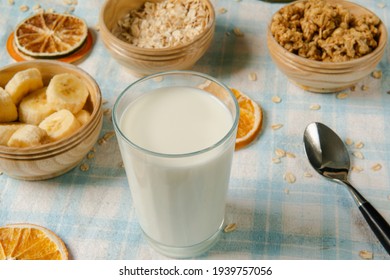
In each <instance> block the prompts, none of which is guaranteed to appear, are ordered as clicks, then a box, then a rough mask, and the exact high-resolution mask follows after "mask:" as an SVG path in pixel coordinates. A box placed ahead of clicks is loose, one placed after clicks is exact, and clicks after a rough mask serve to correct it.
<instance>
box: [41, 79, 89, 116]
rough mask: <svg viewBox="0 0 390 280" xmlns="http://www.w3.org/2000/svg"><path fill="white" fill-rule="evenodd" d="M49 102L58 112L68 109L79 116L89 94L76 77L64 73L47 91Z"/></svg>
mask: <svg viewBox="0 0 390 280" xmlns="http://www.w3.org/2000/svg"><path fill="white" fill-rule="evenodd" d="M46 95H47V101H48V102H49V103H50V104H51V105H52V106H53V108H54V109H56V110H57V111H59V110H61V109H67V110H69V111H71V112H72V113H73V114H77V113H78V112H79V111H80V110H81V109H82V108H83V107H84V104H85V102H86V101H87V98H88V95H89V92H88V88H87V86H86V85H85V83H84V82H83V81H82V80H81V79H80V78H79V77H77V76H76V75H74V74H71V73H63V74H58V75H55V76H54V77H53V78H52V79H51V80H50V82H49V85H48V87H47V91H46Z"/></svg>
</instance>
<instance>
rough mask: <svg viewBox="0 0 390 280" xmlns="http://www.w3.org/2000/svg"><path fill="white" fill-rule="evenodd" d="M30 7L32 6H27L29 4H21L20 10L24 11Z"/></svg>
mask: <svg viewBox="0 0 390 280" xmlns="http://www.w3.org/2000/svg"><path fill="white" fill-rule="evenodd" d="M29 9H30V8H29V6H27V5H21V6H20V7H19V10H20V11H22V12H27V11H28V10H29Z"/></svg>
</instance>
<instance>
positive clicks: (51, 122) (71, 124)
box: [39, 109, 81, 142]
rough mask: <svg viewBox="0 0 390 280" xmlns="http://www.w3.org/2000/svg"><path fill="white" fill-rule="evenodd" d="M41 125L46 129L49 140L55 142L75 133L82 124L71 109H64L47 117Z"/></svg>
mask: <svg viewBox="0 0 390 280" xmlns="http://www.w3.org/2000/svg"><path fill="white" fill-rule="evenodd" d="M39 127H40V128H42V129H44V130H46V133H47V135H48V136H49V140H50V141H52V142H54V141H57V140H60V139H63V138H65V137H67V136H69V135H71V134H73V132H75V131H76V130H78V129H79V128H80V127H81V124H80V123H79V121H78V120H77V119H76V117H75V116H74V115H73V114H72V113H71V112H70V111H69V110H66V109H62V110H59V111H58V112H55V113H53V114H51V115H50V116H48V117H47V118H45V119H44V120H43V121H42V122H41V123H40V124H39Z"/></svg>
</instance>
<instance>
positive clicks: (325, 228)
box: [0, 0, 390, 259]
mask: <svg viewBox="0 0 390 280" xmlns="http://www.w3.org/2000/svg"><path fill="white" fill-rule="evenodd" d="M78 2H79V3H78V5H77V6H76V9H75V11H74V14H75V15H77V16H80V17H82V18H84V19H85V20H86V21H87V23H88V25H89V27H90V28H91V30H94V27H95V26H96V24H97V23H98V16H99V10H100V6H101V4H102V3H103V1H102V0H100V1H98V0H94V1H78ZM212 2H213V3H214V5H215V10H216V14H217V26H216V34H215V38H214V41H213V43H212V45H211V47H210V49H209V50H208V51H207V53H206V54H205V55H204V57H203V58H202V59H201V60H200V61H199V62H198V63H197V64H196V65H195V67H194V70H196V71H199V72H204V73H207V74H209V75H212V76H214V77H216V78H218V79H220V80H221V81H223V82H225V83H226V84H227V85H229V86H232V87H235V88H237V89H240V90H241V91H243V92H244V93H246V94H247V95H249V96H250V97H252V98H253V99H254V100H256V101H257V102H258V103H259V104H261V106H262V108H263V110H264V123H263V129H262V133H261V135H260V137H259V138H258V139H257V140H256V141H255V142H254V143H253V144H252V145H250V146H248V147H246V148H245V149H242V150H240V151H237V152H235V155H234V160H233V168H232V176H231V182H230V187H229V192H228V200H227V207H226V223H237V230H236V231H234V232H231V233H223V234H222V235H221V238H220V240H219V242H218V243H217V244H216V245H215V247H213V248H212V249H211V250H210V251H209V252H208V253H206V254H204V255H202V256H200V257H199V259H359V258H360V257H359V252H360V251H361V250H367V251H371V252H373V256H374V259H390V258H389V256H388V255H387V253H386V252H385V250H384V249H383V248H382V247H381V245H380V243H379V242H378V241H377V239H376V237H375V236H374V234H373V233H372V232H371V230H370V229H369V227H368V225H367V224H366V222H365V220H364V219H363V217H362V215H361V214H360V212H359V210H358V208H357V207H356V206H355V204H354V202H353V200H352V198H351V197H350V195H349V193H348V191H347V190H346V188H344V187H343V186H341V185H337V184H336V183H334V182H330V181H327V180H325V179H323V178H322V177H320V176H319V175H317V174H316V173H315V172H314V171H313V170H312V168H311V166H310V165H309V163H308V161H307V159H306V157H305V155H304V151H303V144H302V136H303V130H304V128H305V127H306V125H307V124H309V123H310V122H313V121H320V122H323V123H325V124H327V125H328V126H330V127H332V128H333V129H334V130H335V131H336V132H338V134H339V135H340V137H341V138H343V139H345V138H350V139H352V140H354V141H355V142H358V141H362V142H363V143H364V147H363V148H362V149H360V150H359V151H361V152H362V153H363V154H364V156H365V158H364V159H358V158H356V157H352V158H351V160H352V164H353V165H354V166H360V167H361V168H362V169H363V171H361V172H352V173H351V174H350V179H351V182H352V184H354V185H355V186H356V188H357V189H359V190H360V191H361V193H362V194H363V195H364V196H366V198H367V199H368V200H369V201H370V202H371V203H372V204H373V205H374V206H375V207H376V208H377V209H378V211H379V212H381V213H382V215H383V216H384V217H385V218H386V219H387V220H388V221H390V180H389V171H390V140H389V139H390V111H389V110H388V108H390V95H389V94H387V93H386V92H387V91H389V90H390V64H389V62H390V46H387V49H386V52H385V55H384V57H383V59H382V61H381V62H380V64H379V65H378V69H380V70H381V71H382V73H383V77H382V79H374V78H372V77H367V78H366V79H365V80H364V81H362V82H361V83H359V84H358V85H357V87H356V91H354V92H352V91H349V90H347V91H345V92H346V93H348V94H349V95H348V98H346V99H342V100H341V99H338V98H336V94H315V93H310V92H307V91H304V90H302V89H300V88H298V87H296V86H295V85H293V84H291V83H290V82H289V81H288V80H287V79H286V77H285V76H284V75H283V74H282V73H281V72H280V71H279V70H278V69H277V68H276V67H275V65H274V64H273V62H272V60H271V58H270V57H269V54H268V50H267V46H266V28H267V24H268V22H269V20H270V18H271V15H272V14H273V13H274V12H275V11H276V10H277V9H279V8H280V7H281V5H282V4H271V3H268V2H262V1H256V0H242V1H229V0H214V1H212ZM354 2H358V3H360V4H362V5H364V6H366V7H369V8H370V9H371V10H372V11H374V12H375V13H376V14H377V15H378V16H379V17H380V18H381V19H382V20H383V21H384V23H385V25H386V26H388V27H389V26H390V22H389V21H390V18H389V15H390V5H389V3H388V2H387V1H386V0H359V1H354ZM24 3H25V4H27V5H30V10H29V11H27V12H24V13H23V12H21V11H19V5H21V4H24ZM35 3H40V4H41V6H42V7H43V8H45V9H47V8H54V9H55V10H56V11H58V12H64V11H66V9H68V8H69V6H66V5H65V4H63V1H60V0H58V1H50V4H48V1H34V4H35ZM381 4H383V5H381ZM49 5H51V6H49ZM90 7H94V8H92V9H91V8H90ZM221 8H225V9H226V10H227V12H226V13H224V14H221V13H219V12H218V11H219V9H221ZM0 11H1V12H0V13H1V16H0V26H2V28H1V31H0V42H1V48H0V66H4V65H7V64H10V63H13V62H14V61H13V59H12V58H11V57H10V56H9V55H8V53H7V51H6V47H5V46H6V41H7V38H8V36H9V34H10V33H11V32H12V30H13V28H14V27H15V25H16V24H17V23H18V22H19V21H21V20H22V19H24V18H25V17H27V16H28V15H29V14H31V13H32V3H30V1H17V3H15V5H9V4H8V2H7V1H1V2H0ZM235 27H238V28H240V30H241V31H242V32H243V33H244V36H243V37H237V36H235V35H234V34H233V32H232V31H233V29H234V28H235ZM388 32H389V29H388ZM94 33H95V35H96V36H95V43H94V46H93V49H92V51H91V53H90V54H89V56H88V57H87V58H86V59H85V60H83V61H81V62H80V63H78V66H79V67H81V68H83V69H84V70H86V71H87V72H88V73H90V74H91V75H92V76H93V77H94V78H95V79H96V81H97V82H98V84H99V86H100V87H101V90H102V93H103V97H104V99H105V100H106V101H107V103H105V104H104V109H110V108H112V106H113V104H114V102H115V99H116V97H117V96H118V95H119V93H120V92H121V91H122V90H123V89H124V88H125V87H126V86H127V85H129V84H130V83H132V82H133V81H135V80H136V79H137V78H136V77H134V76H132V75H131V74H129V73H128V72H127V71H126V69H125V68H124V67H122V66H120V65H119V64H118V63H117V62H116V61H114V60H113V59H112V58H111V57H110V56H109V54H108V52H107V50H106V49H105V47H104V46H103V43H102V40H101V38H100V36H99V33H98V32H94ZM389 33H390V32H389ZM252 72H254V73H256V74H257V80H256V81H251V80H250V79H249V78H248V75H249V74H250V73H252ZM362 85H366V86H367V87H368V89H367V90H362V89H361V86H362ZM275 95H277V96H279V97H280V98H281V99H282V101H281V102H280V103H274V102H272V97H273V96H275ZM312 104H319V105H320V106H321V108H320V109H319V110H311V109H310V106H311V105H312ZM277 123H280V124H283V127H282V128H280V129H278V130H272V129H271V126H272V125H273V124H277ZM110 131H113V125H112V122H111V114H110V113H109V111H108V112H107V114H105V116H104V125H103V130H102V132H101V136H103V135H104V134H105V133H107V132H110ZM277 148H280V149H283V150H285V151H288V152H290V153H292V154H294V155H295V158H292V157H284V158H282V159H281V162H280V163H278V164H276V163H273V162H272V159H273V158H274V157H276V155H275V153H274V151H275V149H277ZM349 149H350V151H351V153H352V152H353V151H355V150H357V149H356V148H354V147H353V146H349ZM121 162H122V159H121V156H120V153H119V149H118V145H117V142H116V139H115V137H112V138H110V139H109V140H108V141H107V142H106V143H104V144H101V145H99V144H98V143H97V144H96V145H95V156H94V157H93V158H91V159H88V158H85V159H84V160H83V161H82V163H87V164H88V165H89V170H87V171H82V170H81V169H80V168H79V166H78V167H76V168H75V169H73V170H71V171H70V172H68V173H67V174H65V175H62V176H60V177H57V178H54V179H50V180H46V181H40V182H26V181H19V180H15V179H12V178H9V177H8V176H7V175H6V174H3V175H1V176H0V224H1V225H3V224H7V223H18V222H29V223H36V224H40V225H43V226H46V227H48V228H50V229H52V230H53V231H55V232H56V233H57V234H58V235H59V236H60V237H62V239H63V240H64V241H65V243H66V244H67V246H68V248H69V251H70V253H71V256H72V258H74V259H164V258H165V257H164V256H162V255H159V254H158V253H156V252H155V251H154V250H153V249H151V248H150V246H149V245H148V244H147V242H146V240H145V238H144V237H143V236H142V232H141V229H140V227H139V225H138V222H137V218H136V216H135V212H134V208H133V204H132V198H131V194H130V191H129V188H128V184H127V179H126V176H125V172H124V169H123V167H122V164H121ZM376 163H380V164H381V165H382V169H381V170H379V171H373V170H371V167H372V166H373V165H374V164H376ZM287 172H291V173H292V174H294V175H295V177H296V182H295V183H293V184H289V183H287V182H286V181H285V180H284V178H283V176H284V174H285V173H287ZM306 173H310V174H311V175H312V177H306V176H307V174H306Z"/></svg>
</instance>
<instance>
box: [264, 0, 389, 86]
mask: <svg viewBox="0 0 390 280" xmlns="http://www.w3.org/2000/svg"><path fill="white" fill-rule="evenodd" d="M332 1H333V2H335V0H332ZM332 1H331V2H332ZM297 2H298V1H297ZM299 2H302V1H299ZM336 2H337V3H339V4H341V5H342V6H343V7H345V8H347V9H348V10H350V11H351V13H352V14H355V15H360V14H373V13H372V12H371V11H369V10H368V9H366V8H364V7H362V6H360V5H358V4H355V3H351V2H347V1H336ZM295 3H296V2H294V3H292V4H289V5H294V4H295ZM373 15H374V14H373ZM270 26H271V24H269V25H268V30H267V45H268V50H269V53H270V56H271V58H272V60H273V61H274V63H275V64H276V66H277V67H278V68H279V70H280V71H281V72H283V73H284V74H285V75H286V76H287V78H288V79H289V80H290V81H291V82H293V83H294V84H296V85H298V86H299V87H301V88H303V89H305V90H308V91H312V92H336V91H340V90H343V89H347V88H349V87H351V86H353V85H355V84H356V83H358V82H359V81H361V80H362V79H363V78H365V77H366V76H367V75H369V74H370V73H371V72H372V71H373V70H375V67H376V66H377V64H378V63H379V62H380V60H381V59H382V56H383V54H384V51H385V47H386V43H387V30H386V27H385V26H384V24H383V22H381V24H380V26H379V30H380V32H381V35H380V38H379V42H378V46H377V47H376V49H375V50H374V51H373V52H371V53H369V54H367V55H365V56H362V57H360V58H356V59H353V60H350V61H346V62H321V61H315V60H311V59H308V58H304V57H301V56H298V55H296V54H293V53H291V52H289V51H287V50H286V49H285V48H283V47H282V46H281V45H280V44H279V43H278V42H277V41H276V40H275V38H274V37H273V35H272V33H271V29H270Z"/></svg>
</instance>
